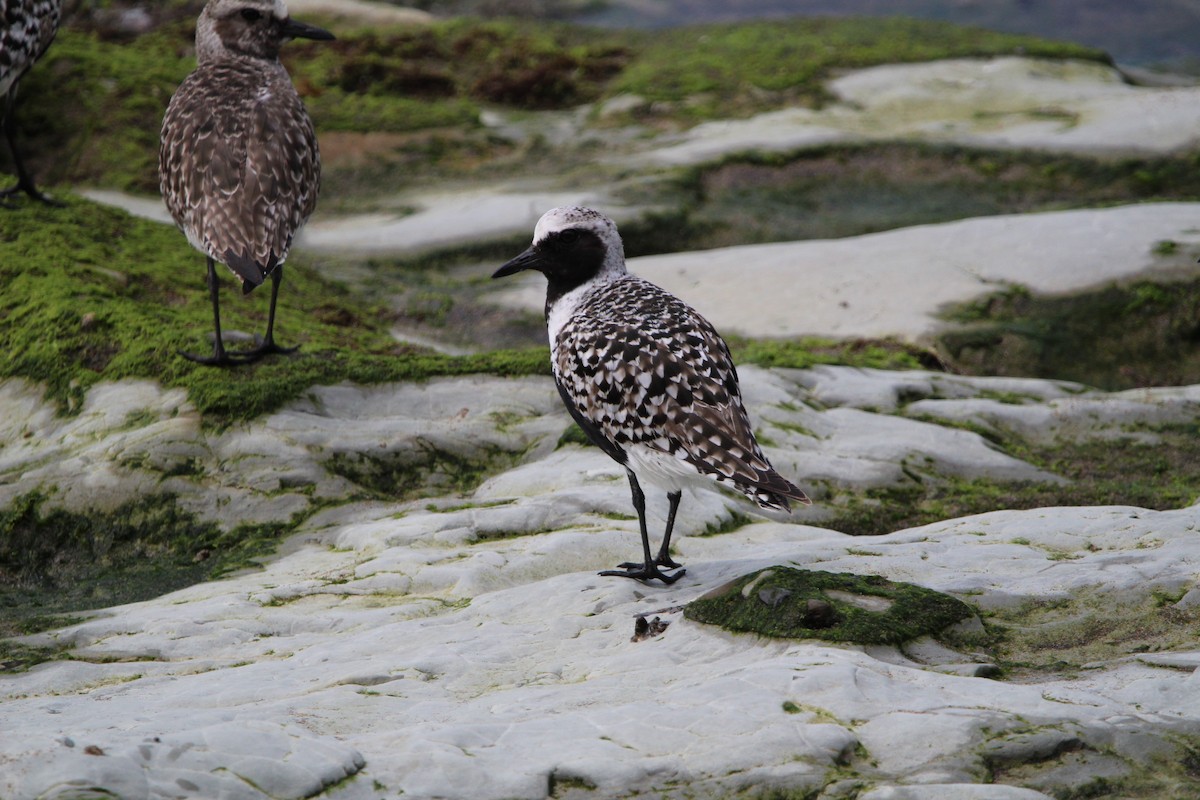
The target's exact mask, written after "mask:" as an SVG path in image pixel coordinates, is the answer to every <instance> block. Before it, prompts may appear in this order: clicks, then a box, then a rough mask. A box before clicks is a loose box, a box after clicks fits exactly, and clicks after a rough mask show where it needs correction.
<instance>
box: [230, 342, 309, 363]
mask: <svg viewBox="0 0 1200 800" xmlns="http://www.w3.org/2000/svg"><path fill="white" fill-rule="evenodd" d="M299 349H300V345H296V346H295V347H280V346H279V345H277V344H275V340H273V339H269V340H267V341H265V342H263V343H262V344H260V345H259V346H258V347H255V348H254V349H252V350H238V351H237V352H234V353H230V355H232V356H235V357H237V358H241V359H242V363H243V364H248V363H250V362H252V361H258V360H259V359H260V358H262V357H263V356H270V355H276V354H278V355H285V356H286V355H289V354H291V353H294V352H296V351H297V350H299Z"/></svg>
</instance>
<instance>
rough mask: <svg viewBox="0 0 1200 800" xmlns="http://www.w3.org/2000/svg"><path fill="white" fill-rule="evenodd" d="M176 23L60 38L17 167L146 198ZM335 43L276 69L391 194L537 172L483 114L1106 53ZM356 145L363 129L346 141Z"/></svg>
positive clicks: (836, 39)
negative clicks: (426, 182) (964, 63)
mask: <svg viewBox="0 0 1200 800" xmlns="http://www.w3.org/2000/svg"><path fill="white" fill-rule="evenodd" d="M179 13H181V12H180V11H179V10H178V9H176V10H175V11H173V12H172V13H171V14H164V18H165V19H166V20H168V21H167V22H166V23H165V24H163V25H161V26H160V27H158V28H157V29H155V30H153V31H151V32H149V33H147V34H144V35H141V36H137V37H128V36H118V35H116V34H114V33H112V32H110V31H107V30H105V29H103V28H96V27H95V26H94V25H92V24H91V23H89V22H87V20H86V19H85V17H83V16H81V17H80V20H81V23H80V25H79V26H78V27H74V28H72V27H68V28H66V29H64V30H63V31H61V32H60V34H59V36H58V40H57V41H56V42H55V44H54V46H53V47H52V48H51V49H50V50H49V51H48V52H47V54H46V56H45V58H44V59H43V60H42V62H40V63H39V64H38V67H37V68H36V69H34V70H33V71H32V72H31V73H30V74H29V75H28V76H27V77H26V79H25V81H24V82H23V83H22V93H21V106H20V112H19V114H18V116H17V119H18V120H19V123H20V132H19V133H20V135H21V136H22V138H23V139H24V140H25V141H26V142H27V145H26V148H25V149H26V151H27V156H28V157H29V158H30V162H31V166H32V167H33V169H34V171H35V173H37V174H39V175H42V176H44V181H45V182H47V183H55V182H59V183H71V184H77V183H90V184H95V185H106V186H115V187H120V188H125V189H134V190H138V191H145V192H151V191H154V190H155V189H156V188H157V185H158V180H157V177H156V175H155V164H156V158H157V155H156V154H157V137H158V129H159V126H160V124H161V120H162V114H163V111H164V110H165V108H166V105H167V101H168V99H169V98H170V95H171V93H172V92H173V91H174V89H175V87H176V86H177V85H178V84H179V82H180V81H182V80H183V78H184V77H185V76H186V75H187V73H188V72H189V71H190V70H191V69H192V67H193V66H194V56H193V52H192V38H193V35H194V34H193V28H194V21H193V20H192V19H191V18H188V19H180V18H179V16H178V14H179ZM314 21H316V22H320V21H321V20H319V19H318V20H314ZM335 32H336V33H337V35H338V40H337V41H336V42H329V43H293V44H291V45H289V46H288V47H286V48H285V49H284V53H283V59H284V62H285V64H286V65H287V67H288V68H289V70H290V71H291V73H292V75H293V77H294V79H295V82H296V85H297V87H298V88H299V90H300V92H301V94H302V95H303V96H304V97H305V98H306V101H307V102H308V104H309V107H310V109H311V110H312V113H313V117H314V119H315V121H316V125H317V129H318V131H319V132H320V133H321V134H322V139H323V141H322V144H323V147H325V148H326V149H327V150H328V155H329V156H330V158H329V163H330V164H331V165H334V166H336V164H337V163H338V162H339V160H340V155H341V154H342V153H343V152H344V151H353V152H355V153H359V154H361V157H363V158H366V160H367V163H366V164H361V162H359V161H355V159H353V158H351V159H349V163H348V164H347V170H348V172H350V173H352V174H351V175H349V176H343V178H342V179H343V180H345V181H346V183H345V184H343V186H345V187H350V188H352V187H354V186H357V185H358V182H359V178H361V176H359V177H355V176H354V175H355V174H357V173H358V172H361V171H362V170H363V169H368V167H369V170H370V171H371V172H372V174H373V175H375V176H376V177H378V176H379V175H380V174H386V175H388V176H390V177H391V179H392V180H394V181H396V182H397V183H403V182H405V181H411V180H414V179H415V178H419V177H422V176H428V175H432V174H441V175H443V176H445V175H464V176H470V175H474V174H476V173H477V172H478V171H479V169H480V168H483V167H488V168H490V169H493V170H496V169H498V170H501V171H504V170H506V169H507V170H510V171H511V170H517V171H519V170H521V169H522V168H524V167H525V166H526V165H527V164H528V163H529V159H534V160H538V161H539V163H540V162H542V161H544V158H545V153H544V152H543V151H541V150H539V149H538V148H537V147H536V143H534V146H533V149H531V150H529V151H528V152H514V151H513V148H512V146H511V145H510V144H507V143H503V142H499V141H496V140H495V139H494V138H493V137H492V136H491V135H490V134H489V133H488V132H487V131H486V130H485V129H483V128H482V126H481V124H480V122H479V114H480V111H481V110H482V109H484V108H491V107H494V108H502V109H509V110H513V111H519V110H534V109H565V108H571V107H574V106H576V105H578V104H580V103H583V102H588V101H593V100H602V99H605V98H607V97H612V96H615V95H617V94H621V93H627V92H632V93H636V94H639V95H642V96H643V97H645V98H647V99H649V100H663V101H666V102H663V103H658V104H655V105H654V106H653V111H652V112H646V113H652V116H653V119H642V120H641V121H643V122H650V123H653V124H655V125H670V126H674V125H679V124H688V123H691V122H695V121H698V120H701V119H705V118H710V117H713V116H722V117H725V116H729V115H731V114H747V113H751V112H754V111H760V110H764V109H768V108H774V107H777V106H779V105H780V104H782V103H785V102H797V101H801V102H807V103H813V104H816V103H820V102H822V101H823V100H824V99H825V90H824V88H823V80H824V78H826V77H827V76H828V75H829V74H830V72H831V70H833V69H835V68H841V67H849V66H866V65H870V64H880V63H888V62H897V61H917V60H926V59H937V58H951V57H961V56H987V55H995V54H1012V53H1027V54H1031V55H1046V56H1049V57H1078V58H1088V59H1095V60H1101V61H1103V60H1105V59H1106V57H1105V56H1104V55H1103V53H1101V52H1099V51H1096V50H1090V49H1087V48H1082V47H1079V46H1076V45H1071V44H1065V43H1057V42H1049V41H1046V40H1042V39H1036V38H1032V37H1019V36H1012V35H1007V34H994V33H990V32H986V31H983V30H977V29H966V28H958V27H954V26H951V25H946V24H942V23H932V22H925V23H917V22H904V21H863V20H850V19H843V20H794V21H787V22H771V23H746V24H740V25H734V26H729V27H706V28H688V29H680V30H677V31H672V32H670V33H669V34H663V33H661V32H655V33H648V32H636V31H608V30H598V29H596V30H593V29H587V28H579V27H571V26H566V25H557V24H546V23H540V22H533V21H530V22H526V23H518V22H480V21H477V20H456V21H450V22H442V23H437V24H434V25H432V26H429V27H413V28H400V29H389V30H378V29H371V30H362V29H360V30H350V29H345V27H344V26H340V28H339V29H338V30H336V31H335ZM699 43H703V46H702V47H700V46H697V45H698V44H699ZM685 100H686V101H687V102H683V101H685ZM336 132H346V133H347V134H350V135H352V140H351V141H346V140H339V139H338V138H337V133H336ZM360 134H370V136H369V137H367V138H366V139H361V138H353V137H357V136H358V135H360ZM389 137H390V138H389ZM355 164H359V166H355ZM335 171H336V170H335ZM335 180H336V178H335ZM334 185H337V184H334Z"/></svg>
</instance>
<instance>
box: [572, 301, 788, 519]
mask: <svg viewBox="0 0 1200 800" xmlns="http://www.w3.org/2000/svg"><path fill="white" fill-rule="evenodd" d="M634 280H635V281H636V283H634V282H633V281H629V282H622V283H630V284H631V285H630V286H623V285H622V284H621V283H617V284H615V285H614V286H612V287H608V288H607V291H606V295H607V296H606V297H605V298H604V303H603V306H604V308H603V309H602V308H601V307H600V306H601V304H600V303H589V302H587V301H585V302H584V303H582V304H581V305H580V308H579V309H578V313H577V314H576V315H574V316H573V317H572V319H571V320H570V321H569V322H568V323H567V324H566V325H564V326H563V328H562V330H561V331H560V333H559V339H558V342H557V343H556V346H555V348H554V352H555V368H556V369H555V371H556V377H557V379H558V381H559V383H560V385H561V386H562V387H563V390H564V393H565V394H566V395H567V396H568V397H569V398H570V400H571V401H572V403H573V404H574V406H575V407H576V409H577V410H578V411H579V413H580V414H581V415H582V416H583V417H584V418H585V419H587V420H588V421H589V422H591V423H592V424H593V425H594V426H595V428H596V430H597V431H598V432H599V433H600V434H602V435H603V436H605V437H606V438H607V439H608V440H609V441H611V442H613V443H614V444H616V445H617V446H618V447H620V448H624V447H627V446H629V445H630V444H635V443H636V444H643V445H645V446H647V447H650V448H653V449H655V450H659V451H661V452H663V453H666V454H669V455H671V456H674V457H676V458H680V459H681V460H683V461H686V462H687V463H689V464H691V465H692V466H693V467H694V468H695V469H696V470H697V471H698V472H700V473H702V474H705V475H709V476H711V477H713V478H714V479H716V480H717V481H720V482H728V483H731V484H732V485H733V486H734V487H736V488H737V489H739V490H740V491H742V492H743V493H744V494H746V495H747V496H748V497H750V499H752V500H754V501H755V502H757V503H758V504H759V505H762V506H767V507H777V508H787V507H788V502H787V498H792V499H795V500H800V501H802V502H807V498H806V497H805V495H804V493H803V492H802V491H801V490H800V489H798V488H797V487H796V486H794V485H793V484H791V483H790V482H788V481H787V480H786V479H785V478H783V477H782V476H781V475H779V473H777V472H776V471H775V470H774V469H773V468H772V467H771V465H770V463H769V462H768V461H767V458H766V456H765V455H764V454H763V452H762V449H761V448H760V447H759V445H758V442H757V441H756V440H755V438H754V433H753V431H752V430H751V428H750V420H749V418H748V417H747V415H746V410H745V407H744V406H743V405H742V398H741V392H740V389H739V387H738V379H737V370H736V369H735V367H734V365H733V359H732V358H731V356H730V354H729V348H728V347H727V346H726V344H725V342H724V340H722V339H721V337H720V335H719V334H717V332H716V331H715V330H714V329H713V327H712V326H711V325H710V324H709V323H708V321H707V320H705V319H704V318H703V317H701V316H700V315H699V314H697V313H696V312H695V311H694V310H693V309H691V308H690V307H689V306H687V305H686V304H684V303H683V302H682V301H680V300H678V299H677V298H675V297H674V296H672V295H670V294H668V293H666V292H664V291H662V290H661V289H658V287H655V286H654V285H653V284H650V283H647V282H645V281H641V280H640V279H634ZM648 287H649V288H648ZM614 293H615V296H614ZM613 309H620V310H621V313H618V315H617V316H619V317H623V318H624V320H623V321H618V319H615V318H613V316H612V315H613ZM631 320H638V321H639V322H638V323H637V324H634V323H633V322H632V321H631Z"/></svg>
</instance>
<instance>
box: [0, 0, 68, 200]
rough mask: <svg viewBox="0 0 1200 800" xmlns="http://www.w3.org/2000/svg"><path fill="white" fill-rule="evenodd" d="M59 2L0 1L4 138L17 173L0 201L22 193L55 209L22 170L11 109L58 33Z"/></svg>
mask: <svg viewBox="0 0 1200 800" xmlns="http://www.w3.org/2000/svg"><path fill="white" fill-rule="evenodd" d="M62 7H63V4H62V0H0V23H3V27H2V28H0V95H3V97H4V109H3V111H0V113H2V114H3V115H4V138H5V140H7V141H8V150H9V152H10V153H12V159H13V167H14V168H15V169H16V171H17V185H16V186H13V187H10V188H8V189H3V190H0V199H4V198H8V197H12V196H13V195H14V194H16V193H17V192H24V193H25V194H27V195H29V196H30V197H32V198H34V199H36V200H41V201H42V202H43V203H50V204H52V205H58V204H57V203H55V201H53V200H51V199H50V198H48V197H46V195H44V194H42V193H41V192H40V191H38V188H37V186H35V185H34V182H33V179H32V178H30V177H29V173H28V172H27V171H26V169H25V163H24V162H23V161H22V160H21V154H20V152H18V150H17V144H16V133H15V128H16V123H15V122H14V121H13V106H14V105H15V104H16V100H17V85H18V84H19V83H20V82H21V78H22V77H23V76H24V75H25V73H26V72H28V71H29V68H30V67H32V66H33V63H34V62H35V61H37V60H38V59H39V58H41V57H42V54H43V53H45V52H46V48H47V47H49V46H50V43H51V42H53V41H54V36H55V34H57V33H58V23H59V21H60V20H61V19H62Z"/></svg>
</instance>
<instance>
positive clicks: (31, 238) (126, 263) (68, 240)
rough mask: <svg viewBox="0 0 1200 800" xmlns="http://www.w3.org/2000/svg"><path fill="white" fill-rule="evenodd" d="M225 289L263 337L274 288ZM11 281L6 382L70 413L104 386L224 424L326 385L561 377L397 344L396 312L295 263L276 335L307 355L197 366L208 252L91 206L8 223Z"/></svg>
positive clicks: (14, 212) (530, 360)
mask: <svg viewBox="0 0 1200 800" xmlns="http://www.w3.org/2000/svg"><path fill="white" fill-rule="evenodd" d="M225 284H226V286H225V294H224V302H223V303H222V308H221V311H222V324H223V326H224V328H225V330H226V331H234V330H239V329H240V330H243V331H246V332H250V333H261V332H262V331H263V330H264V328H265V325H266V313H267V300H268V297H267V295H266V293H265V292H264V291H259V292H256V293H254V294H251V295H248V296H246V297H240V296H239V295H238V293H237V291H236V289H234V287H233V285H232V284H233V281H232V280H231V279H227V280H226V281H225ZM0 285H3V286H4V293H3V295H2V296H0V351H3V352H4V353H5V354H6V357H5V358H4V359H3V361H0V377H3V378H7V377H25V378H28V379H30V380H31V381H34V382H41V383H45V384H46V386H47V393H48V396H49V397H51V398H53V399H54V400H55V401H56V402H57V403H58V404H59V405H60V407H61V408H62V409H63V410H65V411H70V410H72V409H76V408H77V407H78V404H79V402H80V400H81V398H82V397H83V394H84V393H85V392H86V391H87V390H88V388H89V387H91V386H92V385H93V384H95V383H96V382H97V381H99V380H102V379H103V380H117V379H120V378H128V377H140V378H154V379H157V380H159V381H160V382H161V383H162V384H163V385H164V386H171V387H174V386H181V387H185V388H186V389H187V390H188V396H189V399H190V400H191V401H192V402H193V403H194V404H195V405H196V407H197V408H198V409H199V410H200V412H201V413H202V414H204V416H205V421H206V422H208V423H210V424H221V423H222V422H224V421H228V420H233V419H249V418H253V417H255V416H258V415H259V414H262V413H264V412H267V411H270V410H272V409H275V408H278V407H279V406H280V405H281V404H282V403H284V402H286V401H287V400H289V399H292V398H294V397H296V396H297V395H299V394H300V393H301V392H302V391H303V390H305V389H306V388H308V387H309V386H312V385H316V384H331V383H337V382H340V381H343V380H350V381H356V382H360V383H379V382H382V381H393V380H405V379H422V378H427V377H430V376H433V375H458V374H465V373H473V372H489V373H495V374H542V373H548V371H549V363H548V358H547V356H546V353H545V351H538V350H533V351H521V352H515V351H496V352H491V353H487V354H483V355H479V356H466V357H461V358H455V357H449V356H441V355H435V354H430V353H427V352H423V351H421V350H419V349H417V348H413V347H409V346H405V345H401V344H398V343H397V342H396V341H395V340H394V339H393V338H392V337H391V336H390V335H389V332H388V331H389V329H388V325H389V323H390V322H394V321H395V320H396V315H395V314H394V313H393V312H391V311H390V310H388V309H386V308H384V307H382V306H376V305H373V304H372V303H370V302H368V301H365V300H364V299H363V298H361V297H355V296H353V295H351V294H350V293H349V292H348V291H347V290H346V289H345V288H344V287H340V286H338V285H335V284H332V283H330V282H329V281H326V280H323V279H322V278H321V277H320V276H318V275H316V274H315V273H313V272H312V271H310V270H308V269H305V268H304V267H303V266H302V265H295V266H293V264H292V263H289V264H288V266H287V271H286V277H285V279H284V282H283V288H282V289H281V291H280V301H279V318H278V320H277V328H276V330H277V333H278V336H279V337H280V340H281V341H282V342H284V343H285V344H298V345H300V346H301V347H300V351H299V352H298V353H296V354H294V355H291V356H284V357H279V358H272V359H267V360H264V361H262V362H261V363H259V364H256V365H252V366H243V367H238V368H235V369H228V370H219V369H211V368H208V367H203V366H200V365H196V364H193V363H192V362H189V361H187V360H185V359H183V358H180V357H179V356H178V354H177V353H178V351H179V350H203V349H205V348H206V347H207V346H208V345H207V335H208V333H209V332H210V331H211V325H212V310H211V306H210V305H209V301H208V291H207V288H206V287H205V285H204V260H203V257H202V256H200V254H199V253H197V252H196V251H195V250H193V249H192V248H191V246H189V245H188V243H187V241H186V240H185V239H184V237H183V236H182V235H181V234H180V233H179V232H178V231H176V230H174V229H173V228H168V227H166V226H163V225H159V224H156V223H151V222H146V221H144V220H139V219H136V218H134V217H131V216H129V215H128V214H125V213H123V212H120V211H116V210H112V209H108V208H104V207H101V206H97V205H94V204H92V203H88V202H86V201H81V200H68V207H67V208H66V209H50V208H45V207H42V206H40V205H32V204H24V205H22V206H21V207H20V208H17V209H9V210H6V211H5V213H4V214H2V215H0Z"/></svg>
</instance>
